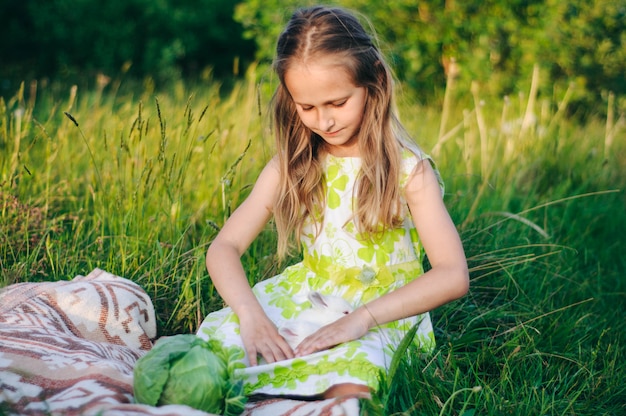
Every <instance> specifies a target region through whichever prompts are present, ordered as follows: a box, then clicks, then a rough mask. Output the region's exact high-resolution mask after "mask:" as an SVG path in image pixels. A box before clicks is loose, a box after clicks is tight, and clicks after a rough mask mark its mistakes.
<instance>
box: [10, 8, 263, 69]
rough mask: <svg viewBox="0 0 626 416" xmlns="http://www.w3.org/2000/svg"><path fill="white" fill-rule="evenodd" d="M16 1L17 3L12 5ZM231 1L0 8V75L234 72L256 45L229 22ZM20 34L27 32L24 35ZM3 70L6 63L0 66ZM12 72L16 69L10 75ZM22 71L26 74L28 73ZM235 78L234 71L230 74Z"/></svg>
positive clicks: (237, 26) (239, 28) (233, 23)
mask: <svg viewBox="0 0 626 416" xmlns="http://www.w3.org/2000/svg"><path fill="white" fill-rule="evenodd" d="M13 3H19V4H13ZM234 4H235V3H234V2H233V1H232V0H201V1H172V0H162V1H151V0H128V1H105V2H94V1H89V0H82V1H69V0H50V1H48V0H32V1H29V2H12V1H11V2H4V3H3V5H4V7H3V6H0V8H1V9H0V13H1V14H2V16H3V21H7V22H9V24H8V25H2V27H1V28H0V39H2V41H0V57H2V61H3V62H6V63H7V66H6V67H5V68H4V69H3V70H2V71H1V72H0V76H5V77H6V76H11V75H17V76H19V77H21V78H20V79H24V76H25V75H26V74H28V75H29V76H35V77H39V76H52V75H60V76H68V75H70V74H73V75H74V74H76V73H84V72H92V73H95V72H98V71H99V72H104V73H106V74H109V75H113V76H116V75H118V74H119V73H121V72H126V71H130V74H132V75H135V76H139V77H143V76H146V75H151V76H155V75H156V76H158V77H159V78H163V79H171V78H172V77H176V76H178V75H179V74H185V75H189V74H192V75H193V74H196V75H197V74H199V73H201V72H202V71H204V70H206V69H207V68H209V67H210V68H213V69H214V71H215V73H216V74H217V75H219V76H229V75H233V72H234V71H235V72H236V71H237V68H234V66H235V65H236V63H237V61H238V60H239V59H241V60H242V63H241V66H242V67H243V66H244V65H247V64H249V62H250V61H249V58H250V57H251V55H252V54H253V52H254V44H253V43H252V42H249V41H245V40H243V39H242V37H241V32H242V29H241V27H240V26H239V25H238V24H237V23H236V22H235V21H234V20H233V19H232V14H233V10H234ZM25 34H28V35H27V36H25ZM3 66H4V65H3ZM9 71H19V72H18V74H11V73H9ZM25 72H26V73H25ZM235 75H236V74H235Z"/></svg>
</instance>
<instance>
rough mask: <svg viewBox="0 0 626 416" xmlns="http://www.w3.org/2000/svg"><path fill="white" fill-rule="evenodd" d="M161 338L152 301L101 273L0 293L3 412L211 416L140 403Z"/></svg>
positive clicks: (326, 405) (326, 409)
mask: <svg viewBox="0 0 626 416" xmlns="http://www.w3.org/2000/svg"><path fill="white" fill-rule="evenodd" d="M155 337H156V323H155V315H154V307H153V305H152V302H151V300H150V297H149V296H148V295H147V294H146V293H145V291H144V290H143V289H142V288H141V287H139V286H138V285H137V284H135V283H133V282H132V281H130V280H128V279H124V278H122V277H118V276H114V275H112V274H110V273H107V272H104V271H102V270H99V269H95V270H94V271H92V272H91V273H90V274H89V275H87V276H76V277H75V278H74V279H73V280H71V281H62V282H47V283H18V284H14V285H11V286H8V287H6V288H4V289H2V291H0V415H5V414H6V415H53V416H54V415H69V416H72V415H96V414H97V415H102V416H113V415H131V416H132V415H185V416H195V415H206V413H204V412H200V411H198V410H195V409H192V408H190V407H188V406H183V405H169V406H161V407H152V406H147V405H141V404H136V403H134V398H133V388H132V386H133V379H132V377H133V367H134V364H135V362H136V361H137V359H138V358H139V357H141V356H142V355H143V354H145V353H146V352H147V351H148V350H150V348H151V347H152V343H153V341H154V340H155ZM358 413H359V406H358V401H357V399H355V398H343V399H336V400H325V401H317V402H301V401H294V400H283V399H274V400H266V401H262V402H254V403H249V404H248V405H247V406H246V410H245V412H244V414H245V415H251V416H252V415H254V416H265V415H267V416H279V415H285V416H286V415H294V416H295V415H311V416H314V415H317V416H323V415H358Z"/></svg>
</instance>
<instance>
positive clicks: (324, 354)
mask: <svg viewBox="0 0 626 416" xmlns="http://www.w3.org/2000/svg"><path fill="white" fill-rule="evenodd" d="M420 157H425V156H420ZM418 161H419V158H418V156H415V155H414V154H413V153H412V152H409V151H408V150H405V151H404V152H403V166H402V175H401V176H402V177H401V185H402V187H404V185H405V184H406V182H407V179H408V177H409V175H410V174H411V172H412V171H413V169H414V168H415V166H416V164H417V163H418ZM360 166H361V159H360V158H357V157H335V156H332V155H328V156H326V158H325V161H324V176H325V180H326V185H327V186H326V191H327V194H326V201H327V206H326V207H325V211H324V217H323V227H322V228H321V232H320V234H319V235H318V236H317V238H315V233H316V229H315V227H314V226H313V225H312V224H309V226H308V227H307V228H306V229H305V230H304V231H305V232H304V233H303V237H302V246H303V249H304V251H303V260H302V261H301V262H299V263H297V264H294V265H292V266H289V267H287V268H286V269H285V270H284V271H283V272H282V273H281V274H279V275H277V276H274V277H272V278H269V279H267V280H264V281H262V282H260V283H258V284H256V285H255V286H254V288H253V291H254V293H255V294H256V296H257V298H258V299H259V301H260V303H261V305H262V307H263V308H264V310H265V311H266V313H267V315H268V316H269V318H270V319H272V320H273V321H274V323H275V324H276V325H277V326H280V325H282V324H283V323H284V322H285V321H288V320H291V319H294V318H295V317H296V316H297V315H298V313H299V312H300V311H301V310H303V309H305V308H308V307H310V303H309V301H308V300H307V294H308V293H309V292H310V291H313V290H315V291H319V292H321V293H322V294H328V295H338V296H342V297H343V298H344V299H346V300H347V301H348V302H349V303H351V304H352V306H353V307H354V308H355V309H356V308H357V307H358V306H360V305H362V304H365V303H367V302H369V301H370V300H372V299H374V298H376V297H379V296H381V295H383V294H385V293H387V292H389V291H392V290H394V289H396V288H398V287H401V286H403V285H405V284H406V283H408V282H410V281H411V280H413V279H416V278H418V277H419V276H420V275H421V274H423V272H424V269H423V266H422V252H423V250H422V247H421V245H420V242H419V239H418V235H417V232H416V230H415V226H414V225H413V221H412V219H411V216H410V213H409V210H408V207H407V206H406V203H404V204H403V208H402V209H403V212H402V216H403V218H404V222H403V224H402V225H401V226H400V227H398V228H396V229H393V230H390V231H388V232H386V233H385V234H384V235H382V236H381V237H379V238H378V239H376V240H375V241H372V240H371V239H368V238H364V237H363V236H362V235H359V233H358V232H357V230H356V227H355V225H354V222H353V221H352V219H351V218H352V206H353V186H354V183H355V180H356V178H357V175H358V173H359V169H360ZM414 325H418V330H417V334H416V336H415V342H416V343H417V345H418V347H419V348H420V349H421V350H422V351H424V352H430V351H432V349H433V348H434V346H435V341H434V334H433V328H432V324H431V320H430V315H429V314H428V313H424V314H422V315H418V316H414V317H410V318H407V319H403V320H400V321H396V322H392V323H388V324H385V325H380V326H378V327H375V328H373V329H371V330H370V331H369V332H368V333H367V334H366V335H365V336H363V337H362V338H360V339H358V340H355V341H351V342H347V343H344V344H341V345H339V346H336V347H334V348H332V349H330V350H326V351H320V352H317V353H314V354H311V355H308V356H305V357H300V358H294V359H290V360H285V361H280V362H276V363H272V364H268V363H261V364H259V365H257V366H254V367H250V366H249V360H248V357H246V355H245V352H244V349H243V343H242V341H241V337H240V335H239V334H240V333H239V321H238V318H237V316H236V315H235V314H234V313H233V312H232V310H231V309H230V308H229V307H227V308H224V309H222V310H219V311H216V312H213V313H210V314H209V315H208V316H207V317H206V318H205V319H204V322H203V323H202V325H201V326H200V328H199V329H198V332H197V335H198V336H200V337H201V338H204V339H208V338H211V339H217V340H221V341H222V342H223V343H224V345H225V346H226V347H228V348H230V349H231V357H235V358H236V359H237V360H238V361H239V363H238V366H239V369H238V370H237V371H238V373H239V375H241V376H243V378H244V383H245V384H244V385H245V392H246V394H271V395H316V394H320V393H322V392H324V391H325V390H327V389H328V388H329V387H331V386H333V385H335V384H340V383H357V384H366V385H368V386H370V387H371V388H372V389H377V387H378V384H379V382H380V374H381V371H385V370H386V369H387V368H388V367H389V365H390V363H391V359H392V356H393V353H394V350H395V348H396V347H397V345H398V344H399V342H400V340H401V339H402V337H403V336H404V334H405V333H406V332H407V331H408V330H409V329H410V328H411V327H413V326H414Z"/></svg>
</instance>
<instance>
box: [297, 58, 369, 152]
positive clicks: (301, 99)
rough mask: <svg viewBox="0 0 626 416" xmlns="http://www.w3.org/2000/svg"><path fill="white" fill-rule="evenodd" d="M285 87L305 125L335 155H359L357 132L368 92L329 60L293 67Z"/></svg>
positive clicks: (298, 64)
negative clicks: (320, 138)
mask: <svg viewBox="0 0 626 416" xmlns="http://www.w3.org/2000/svg"><path fill="white" fill-rule="evenodd" d="M285 86H286V87H287V90H288V91H289V94H290V95H291V98H292V99H293V101H294V103H295V105H296V110H297V111H298V115H299V116H300V119H301V120H302V123H303V124H304V125H305V126H306V127H308V128H309V129H311V130H312V131H313V132H314V133H317V134H318V135H320V136H321V137H322V138H323V139H324V141H325V142H326V144H327V146H326V149H327V150H328V152H329V153H331V154H332V155H334V156H339V157H346V156H359V146H358V133H359V128H360V126H361V120H362V119H363V112H364V109H365V101H366V97H367V93H366V90H365V88H364V87H357V86H356V85H354V82H353V81H352V77H350V76H349V75H348V73H347V72H346V70H345V69H344V68H343V67H342V66H340V65H338V64H337V63H336V61H332V60H330V59H327V60H322V61H321V62H316V63H310V64H301V63H297V64H295V65H293V66H291V67H290V68H289V69H288V70H287V71H286V72H285Z"/></svg>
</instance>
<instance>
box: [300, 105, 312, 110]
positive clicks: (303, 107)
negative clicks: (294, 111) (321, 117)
mask: <svg viewBox="0 0 626 416" xmlns="http://www.w3.org/2000/svg"><path fill="white" fill-rule="evenodd" d="M300 108H301V109H302V111H311V110H313V107H308V106H303V105H302V106H300Z"/></svg>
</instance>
